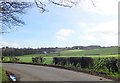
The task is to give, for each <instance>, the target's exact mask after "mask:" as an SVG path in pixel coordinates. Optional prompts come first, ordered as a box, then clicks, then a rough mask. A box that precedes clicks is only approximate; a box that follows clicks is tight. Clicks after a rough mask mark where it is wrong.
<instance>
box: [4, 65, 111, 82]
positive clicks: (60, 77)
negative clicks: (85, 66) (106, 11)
mask: <svg viewBox="0 0 120 83" xmlns="http://www.w3.org/2000/svg"><path fill="white" fill-rule="evenodd" d="M2 66H3V68H4V69H5V70H7V71H10V72H12V73H14V74H15V75H16V76H17V78H18V81H112V80H109V79H106V78H102V77H98V76H93V75H89V74H85V73H81V72H74V71H70V70H65V69H58V68H53V67H45V66H36V65H25V64H15V63H3V64H2ZM100 79H102V80H100Z"/></svg>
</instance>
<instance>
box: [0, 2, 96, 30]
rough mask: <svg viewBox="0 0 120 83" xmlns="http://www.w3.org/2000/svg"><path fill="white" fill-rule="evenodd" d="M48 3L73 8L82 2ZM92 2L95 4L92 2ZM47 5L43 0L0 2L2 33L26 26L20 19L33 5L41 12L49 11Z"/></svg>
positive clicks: (0, 27) (0, 28)
mask: <svg viewBox="0 0 120 83" xmlns="http://www.w3.org/2000/svg"><path fill="white" fill-rule="evenodd" d="M47 1H48V2H49V3H51V4H54V5H59V6H63V7H68V8H71V7H72V6H74V5H77V4H79V3H80V1H81V0H54V1H53V0H47ZM57 1H58V2H57ZM91 2H92V3H93V1H92V0H91ZM45 3H46V2H43V0H33V2H26V0H19V1H18V0H0V31H6V30H7V29H8V28H9V29H11V28H12V27H13V26H20V25H23V24H25V23H24V22H23V21H22V20H21V18H20V17H21V15H22V14H25V13H26V10H27V9H30V7H32V6H33V5H34V6H36V7H37V8H39V9H40V10H41V12H45V11H48V10H47V9H46V6H47V5H46V4H45ZM93 5H94V3H93ZM94 6H95V5H94Z"/></svg>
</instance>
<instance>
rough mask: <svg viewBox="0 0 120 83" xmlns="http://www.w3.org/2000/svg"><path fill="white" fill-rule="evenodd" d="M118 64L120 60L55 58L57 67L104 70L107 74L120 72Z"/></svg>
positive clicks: (54, 61)
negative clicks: (69, 66) (68, 66)
mask: <svg viewBox="0 0 120 83" xmlns="http://www.w3.org/2000/svg"><path fill="white" fill-rule="evenodd" d="M118 62H120V59H119V58H114V57H112V58H92V57H54V58H53V63H54V64H55V65H62V66H65V65H73V66H74V67H80V68H87V69H93V70H95V71H97V70H104V71H107V72H112V73H115V72H120V70H119V66H118Z"/></svg>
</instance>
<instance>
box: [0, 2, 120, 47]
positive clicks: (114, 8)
mask: <svg viewBox="0 0 120 83" xmlns="http://www.w3.org/2000/svg"><path fill="white" fill-rule="evenodd" d="M118 1H120V0H93V2H94V4H95V6H96V7H95V6H94V5H93V4H92V3H91V0H82V1H81V3H80V4H79V5H77V6H73V7H72V8H64V7H60V6H56V5H53V4H50V3H47V9H48V10H49V12H44V13H41V12H40V10H39V9H38V8H36V7H33V8H31V9H29V10H28V11H27V13H26V14H25V15H23V16H21V18H22V20H23V21H24V22H25V23H26V24H25V25H24V26H21V27H17V28H15V29H14V30H11V32H10V33H6V34H4V35H0V36H1V37H0V41H1V43H0V46H1V47H3V46H8V47H16V48H24V47H26V48H27V47H31V48H41V47H72V46H88V45H101V46H116V45H118Z"/></svg>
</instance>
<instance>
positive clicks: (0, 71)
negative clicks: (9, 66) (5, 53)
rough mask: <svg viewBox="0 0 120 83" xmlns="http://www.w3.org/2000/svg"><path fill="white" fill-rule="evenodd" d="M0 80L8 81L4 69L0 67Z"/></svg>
mask: <svg viewBox="0 0 120 83" xmlns="http://www.w3.org/2000/svg"><path fill="white" fill-rule="evenodd" d="M0 81H1V82H2V81H9V80H8V77H7V75H6V72H5V70H4V69H3V68H2V67H0Z"/></svg>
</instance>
